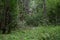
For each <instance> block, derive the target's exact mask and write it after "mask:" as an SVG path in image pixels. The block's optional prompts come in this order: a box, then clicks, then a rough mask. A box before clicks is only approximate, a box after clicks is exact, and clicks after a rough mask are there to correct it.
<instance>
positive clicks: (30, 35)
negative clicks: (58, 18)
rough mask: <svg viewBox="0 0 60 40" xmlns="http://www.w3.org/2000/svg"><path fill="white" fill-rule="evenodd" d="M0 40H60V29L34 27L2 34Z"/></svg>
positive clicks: (57, 27)
mask: <svg viewBox="0 0 60 40" xmlns="http://www.w3.org/2000/svg"><path fill="white" fill-rule="evenodd" d="M0 40H60V27H59V26H56V27H33V28H26V29H25V28H24V29H21V30H16V31H12V33H11V34H3V35H2V34H0Z"/></svg>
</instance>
